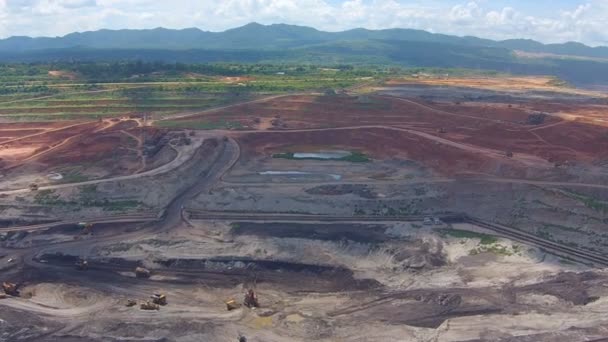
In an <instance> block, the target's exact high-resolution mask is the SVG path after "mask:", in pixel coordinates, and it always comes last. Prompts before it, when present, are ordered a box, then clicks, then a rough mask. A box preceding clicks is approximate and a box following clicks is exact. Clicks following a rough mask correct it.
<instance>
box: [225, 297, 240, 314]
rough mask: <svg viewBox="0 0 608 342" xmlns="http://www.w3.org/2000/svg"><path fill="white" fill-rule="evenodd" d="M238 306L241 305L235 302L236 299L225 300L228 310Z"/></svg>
mask: <svg viewBox="0 0 608 342" xmlns="http://www.w3.org/2000/svg"><path fill="white" fill-rule="evenodd" d="M240 307H241V305H240V304H239V303H237V302H236V300H234V299H229V300H227V301H226V309H227V310H228V311H232V310H236V309H238V308H240Z"/></svg>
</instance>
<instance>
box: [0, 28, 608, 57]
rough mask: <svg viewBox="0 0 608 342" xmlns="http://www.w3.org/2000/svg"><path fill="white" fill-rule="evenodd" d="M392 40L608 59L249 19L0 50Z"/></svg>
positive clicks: (74, 36)
mask: <svg viewBox="0 0 608 342" xmlns="http://www.w3.org/2000/svg"><path fill="white" fill-rule="evenodd" d="M369 40H391V41H409V42H427V43H442V44H453V45H460V46H477V47H491V48H505V49H509V50H520V51H525V52H530V53H545V54H556V55H568V56H581V57H591V58H606V59H608V47H603V46H602V47H590V46H586V45H584V44H581V43H576V42H568V43H564V44H542V43H540V42H537V41H534V40H529V39H510V40H503V41H495V40H490V39H482V38H477V37H470V36H467V37H457V36H450V35H445V34H435V33H430V32H426V31H421V30H413V29H386V30H367V29H361V28H359V29H353V30H348V31H342V32H324V31H319V30H317V29H314V28H311V27H304V26H295V25H286V24H273V25H261V24H258V23H250V24H247V25H245V26H242V27H238V28H234V29H230V30H227V31H224V32H208V31H203V30H200V29H197V28H188V29H182V30H171V29H164V28H156V29H150V30H99V31H89V32H82V33H71V34H68V35H66V36H63V37H40V38H31V37H23V36H19V37H17V36H16V37H10V38H7V39H3V40H0V51H7V52H8V51H11V52H23V51H32V50H43V49H65V48H94V49H161V50H165V49H169V50H187V49H207V50H241V49H245V50H249V49H256V50H257V49H263V50H273V49H293V48H305V47H312V46H315V45H323V44H327V43H336V42H345V41H350V42H354V41H369Z"/></svg>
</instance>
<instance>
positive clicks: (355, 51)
mask: <svg viewBox="0 0 608 342" xmlns="http://www.w3.org/2000/svg"><path fill="white" fill-rule="evenodd" d="M515 51H524V52H527V53H528V54H516V53H514V52H515ZM535 54H537V55H535ZM134 59H140V60H148V61H165V62H184V63H203V62H204V63H208V62H247V63H277V62H280V63H317V64H339V63H351V64H387V65H400V66H412V67H448V68H453V67H455V68H473V69H489V70H498V71H506V72H512V73H522V74H524V73H526V74H549V75H555V76H558V77H561V78H563V79H565V80H567V81H569V82H572V83H578V84H596V83H601V84H608V48H607V47H589V46H586V45H583V44H580V43H565V44H542V43H540V42H536V41H533V40H525V39H511V40H504V41H494V40H489V39H482V38H477V37H457V36H450V35H444V34H434V33H429V32H426V31H421V30H411V29H388V30H367V29H353V30H348V31H343V32H323V31H319V30H316V29H314V28H310V27H303V26H294V25H285V24H275V25H260V24H257V23H251V24H248V25H245V26H242V27H239V28H235V29H230V30H227V31H224V32H207V31H202V30H199V29H196V28H190V29H183V30H169V29H164V28H156V29H151V30H99V31H92V32H83V33H71V34H68V35H66V36H63V37H56V38H48V37H46V38H30V37H11V38H8V39H3V40H0V61H5V62H37V61H42V62H48V61H70V60H79V61H112V60H134Z"/></svg>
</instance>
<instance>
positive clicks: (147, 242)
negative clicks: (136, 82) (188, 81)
mask: <svg viewBox="0 0 608 342" xmlns="http://www.w3.org/2000/svg"><path fill="white" fill-rule="evenodd" d="M385 78H386V77H385ZM238 82H251V80H249V79H245V78H243V79H240V78H239V79H238ZM205 96H206V97H209V98H212V97H213V96H220V95H214V94H211V95H210V94H206V95H205ZM16 101H21V100H16ZM37 101H50V99H48V98H45V99H43V100H37ZM107 101H110V100H107ZM107 101H106V102H105V105H110V104H111V103H112V102H107ZM167 101H173V102H170V103H171V105H172V106H173V105H176V103H177V102H178V101H177V100H167ZM189 101H190V102H188V104H189V106H190V105H191V104H192V103H195V102H196V100H195V99H190V100H189ZM68 102H69V101H67V100H65V101H64V102H61V103H60V105H62V106H67V107H70V106H72V107H73V106H80V105H83V106H84V104H83V101H80V102H79V103H80V104H78V103H68ZM125 103H126V102H125ZM2 105H3V104H2V103H0V106H2ZM5 106H7V105H6V104H5ZM99 106H100V107H103V105H101V104H99ZM42 108H44V107H42V106H41V108H39V109H38V110H37V112H36V113H37V115H42V114H40V113H43V112H44V110H43V109H42ZM70 108H71V107H70ZM91 110H92V109H91ZM99 110H101V109H99ZM0 112H1V111H0ZM0 120H2V121H0V282H3V291H0V341H99V342H102V341H104V342H105V341H220V342H223V341H250V342H251V341H260V342H273V341H277V342H278V341H361V342H363V341H379V342H380V341H382V342H384V341H420V342H431V341H434V342H447V341H469V342H473V341H505V342H506V341H521V342H524V341H546V342H553V341H600V340H602V338H605V337H606V336H608V272H607V271H606V267H608V230H607V227H608V97H607V96H606V95H605V94H602V93H599V92H595V91H591V90H582V89H577V88H573V87H567V86H563V85H555V84H554V82H552V79H550V78H544V77H523V76H521V77H507V76H476V77H464V76H463V77H452V78H450V77H447V76H446V77H443V76H441V77H440V76H424V77H423V76H420V75H413V76H412V75H408V76H398V77H389V78H388V79H384V80H383V81H382V82H373V83H367V84H364V85H363V86H360V87H350V88H348V87H345V88H343V89H335V90H326V91H324V92H318V91H298V92H289V93H287V92H283V93H280V94H276V93H275V94H262V93H260V94H256V95H255V96H242V95H239V96H236V95H234V94H232V95H231V97H230V100H229V101H223V102H222V101H220V102H218V103H214V105H211V106H208V107H205V108H202V107H201V108H188V111H179V110H178V111H176V112H172V113H161V114H156V115H152V114H148V113H147V112H145V111H142V110H133V111H128V112H125V113H122V114H121V115H109V114H108V115H107V116H103V115H101V116H100V117H95V118H90V117H88V116H83V117H81V118H77V119H74V118H73V117H68V118H65V119H63V120H53V119H52V118H51V117H47V119H45V120H41V119H39V118H38V119H37V120H10V118H7V117H5V116H1V117H0Z"/></svg>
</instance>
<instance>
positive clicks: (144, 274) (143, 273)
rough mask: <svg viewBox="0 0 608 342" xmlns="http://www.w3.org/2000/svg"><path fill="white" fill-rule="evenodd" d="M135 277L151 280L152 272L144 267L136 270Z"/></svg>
mask: <svg viewBox="0 0 608 342" xmlns="http://www.w3.org/2000/svg"><path fill="white" fill-rule="evenodd" d="M135 276H136V277H137V278H150V270H148V269H145V268H143V267H137V268H136V269H135Z"/></svg>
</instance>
